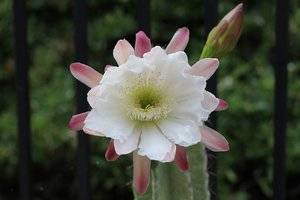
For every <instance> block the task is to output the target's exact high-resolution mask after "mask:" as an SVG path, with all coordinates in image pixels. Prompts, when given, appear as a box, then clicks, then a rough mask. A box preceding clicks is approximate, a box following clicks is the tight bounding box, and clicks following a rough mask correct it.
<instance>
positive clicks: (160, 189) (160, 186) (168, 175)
mask: <svg viewBox="0 0 300 200" xmlns="http://www.w3.org/2000/svg"><path fill="white" fill-rule="evenodd" d="M188 155H189V164H190V169H189V171H187V172H184V173H183V172H181V171H179V169H178V168H177V166H175V164H174V163H160V164H159V165H158V166H157V167H156V168H155V169H154V170H152V175H151V182H150V184H149V188H148V191H147V192H146V194H144V195H143V196H139V195H136V194H135V200H182V199H184V200H208V199H209V192H208V191H209V190H208V174H207V168H206V164H207V157H206V152H205V148H204V147H203V146H202V145H201V144H197V145H194V146H192V147H190V148H189V149H188Z"/></svg>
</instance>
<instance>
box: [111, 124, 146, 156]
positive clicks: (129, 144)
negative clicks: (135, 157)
mask: <svg viewBox="0 0 300 200" xmlns="http://www.w3.org/2000/svg"><path fill="white" fill-rule="evenodd" d="M140 135H141V130H140V129H139V128H135V130H134V131H133V133H132V134H131V135H130V136H128V138H127V139H126V140H124V141H122V140H114V146H115V149H116V152H117V154H119V155H123V154H128V153H131V152H132V151H134V150H136V149H137V146H138V143H139V138H140Z"/></svg>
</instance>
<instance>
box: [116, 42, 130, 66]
mask: <svg viewBox="0 0 300 200" xmlns="http://www.w3.org/2000/svg"><path fill="white" fill-rule="evenodd" d="M133 54H134V49H133V47H132V46H131V44H130V43H129V42H128V41H127V40H125V39H123V40H119V41H118V42H117V44H116V46H115V48H114V50H113V56H114V58H115V60H116V61H117V63H118V65H122V64H123V63H125V62H126V61H127V59H128V57H129V56H130V55H133Z"/></svg>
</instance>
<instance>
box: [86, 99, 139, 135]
mask: <svg viewBox="0 0 300 200" xmlns="http://www.w3.org/2000/svg"><path fill="white" fill-rule="evenodd" d="M101 107H102V108H103V109H102V111H100V110H96V109H92V111H91V112H90V113H89V115H88V116H87V118H86V119H85V121H84V127H83V130H84V131H87V132H88V133H89V132H90V131H92V132H94V133H96V134H98V133H102V134H104V135H105V136H106V137H110V138H112V139H118V140H121V141H123V140H126V139H127V137H128V136H130V135H131V134H132V132H133V130H134V127H135V124H134V123H133V122H132V121H130V120H128V119H127V118H126V117H125V116H123V115H122V114H121V113H119V112H118V110H117V109H114V108H113V106H111V105H110V104H109V103H107V104H104V103H103V105H101Z"/></svg>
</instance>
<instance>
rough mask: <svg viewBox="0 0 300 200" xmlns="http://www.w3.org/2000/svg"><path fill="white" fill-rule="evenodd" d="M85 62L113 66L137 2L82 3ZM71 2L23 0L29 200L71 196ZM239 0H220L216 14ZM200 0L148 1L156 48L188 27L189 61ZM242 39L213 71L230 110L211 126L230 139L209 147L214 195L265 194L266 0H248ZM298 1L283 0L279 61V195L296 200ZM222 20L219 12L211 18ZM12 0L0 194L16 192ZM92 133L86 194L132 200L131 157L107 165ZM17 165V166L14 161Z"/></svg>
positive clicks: (4, 54)
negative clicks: (213, 156)
mask: <svg viewBox="0 0 300 200" xmlns="http://www.w3.org/2000/svg"><path fill="white" fill-rule="evenodd" d="M87 2H88V20H89V24H88V44H89V49H90V50H89V52H88V57H89V62H88V64H89V65H91V66H93V67H94V68H95V69H97V70H99V71H101V70H103V67H104V66H105V65H106V64H110V63H112V64H114V61H113V56H112V49H113V46H114V44H115V42H116V41H117V40H118V39H120V38H126V39H128V40H129V41H130V42H131V43H133V42H134V34H135V32H136V31H137V28H136V27H137V21H136V9H135V7H136V3H135V1H129V0H113V1H112V0H102V1H99V0H88V1H87ZM73 3H74V2H73V1H70V0H67V1H62V0H51V1H47V0H28V1H27V11H28V12H27V14H28V41H29V53H30V95H31V96H30V98H31V99H30V100H31V112H32V118H31V121H32V160H33V163H32V179H33V180H32V182H33V196H34V199H43V200H44V199H76V197H77V190H78V186H77V182H76V157H75V156H76V137H75V136H74V134H73V133H72V132H71V131H69V130H68V129H67V123H68V120H69V118H70V116H71V115H72V114H74V113H75V97H74V94H75V90H74V79H73V78H72V77H71V75H70V73H69V70H68V66H69V64H70V63H72V62H73V61H74V46H73V33H74V32H73V31H74V28H73V22H72V19H73V18H72V17H73V16H72V9H73ZM238 3H240V2H239V1H234V0H230V1H229V0H224V1H221V0H219V16H224V15H225V14H226V13H227V12H228V11H229V10H230V9H231V8H233V7H234V6H235V5H236V4H238ZM203 4H204V2H203V1H201V0H200V1H199V0H189V1H186V0H172V1H160V0H152V1H151V9H152V14H151V35H152V41H153V43H154V45H155V44H159V45H162V46H165V45H166V44H167V42H168V40H169V39H170V37H171V36H172V34H173V33H174V32H175V31H176V29H177V28H179V27H181V26H187V27H188V28H189V29H190V31H191V37H190V43H189V45H188V47H187V53H188V55H189V58H190V61H191V63H193V62H195V61H196V60H197V59H198V58H199V55H200V53H201V50H202V47H203V45H204V42H205V39H206V38H205V37H204V21H203V20H204V19H203V15H204V6H203ZM244 4H245V23H244V31H243V34H242V36H241V39H240V41H239V43H238V46H237V47H236V50H234V51H233V52H232V53H231V54H230V55H229V56H227V57H224V58H222V59H221V66H220V68H219V70H218V72H219V80H218V89H219V96H220V97H221V98H223V99H226V100H227V101H228V102H229V104H230V108H229V109H228V110H227V111H225V112H221V113H219V115H218V116H219V117H218V130H219V132H221V133H223V134H224V135H225V136H226V138H227V139H228V141H229V142H230V144H231V150H230V152H228V153H218V167H219V170H218V184H219V199H221V200H223V199H230V200H248V199H256V200H260V199H271V196H272V165H273V159H272V152H273V121H272V120H273V114H274V111H273V102H274V100H273V96H274V94H273V89H274V88H273V85H274V76H273V72H274V71H273V65H272V61H273V60H274V58H273V47H274V36H275V34H274V27H275V25H274V23H275V21H274V19H275V1H274V0H265V1H262V0H251V1H250V0H249V1H244ZM299 6H300V2H299V1H297V0H290V8H291V9H290V20H289V29H290V31H289V39H290V44H289V48H288V49H289V52H288V55H289V62H288V132H287V199H291V200H296V199H300V181H299V179H300V170H299V167H300V159H299V158H300V146H299V144H300V135H299V134H300V123H299V116H300V92H299V91H300V80H299V77H300V76H299V75H300V68H299V64H300V7H299ZM220 18H221V17H219V19H220ZM14 53H15V50H14V39H13V12H12V1H11V0H1V1H0V89H1V93H0V171H1V172H0V174H1V175H0V199H1V200H2V199H4V200H6V199H17V197H18V190H19V189H18V160H17V155H18V153H17V152H18V149H17V128H16V127H17V120H16V87H15V82H16V77H15V67H14V66H15V65H14V62H15V60H14V59H15V55H14ZM90 139H91V172H90V175H91V177H90V182H91V187H92V198H93V199H131V198H132V192H131V177H132V174H131V173H132V172H131V171H132V163H131V157H130V156H123V157H122V158H120V159H119V160H118V161H116V162H112V163H111V162H107V161H106V160H105V158H104V152H105V148H106V145H107V143H108V141H107V140H106V139H103V138H99V137H90ZM20 164H21V166H22V163H20Z"/></svg>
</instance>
